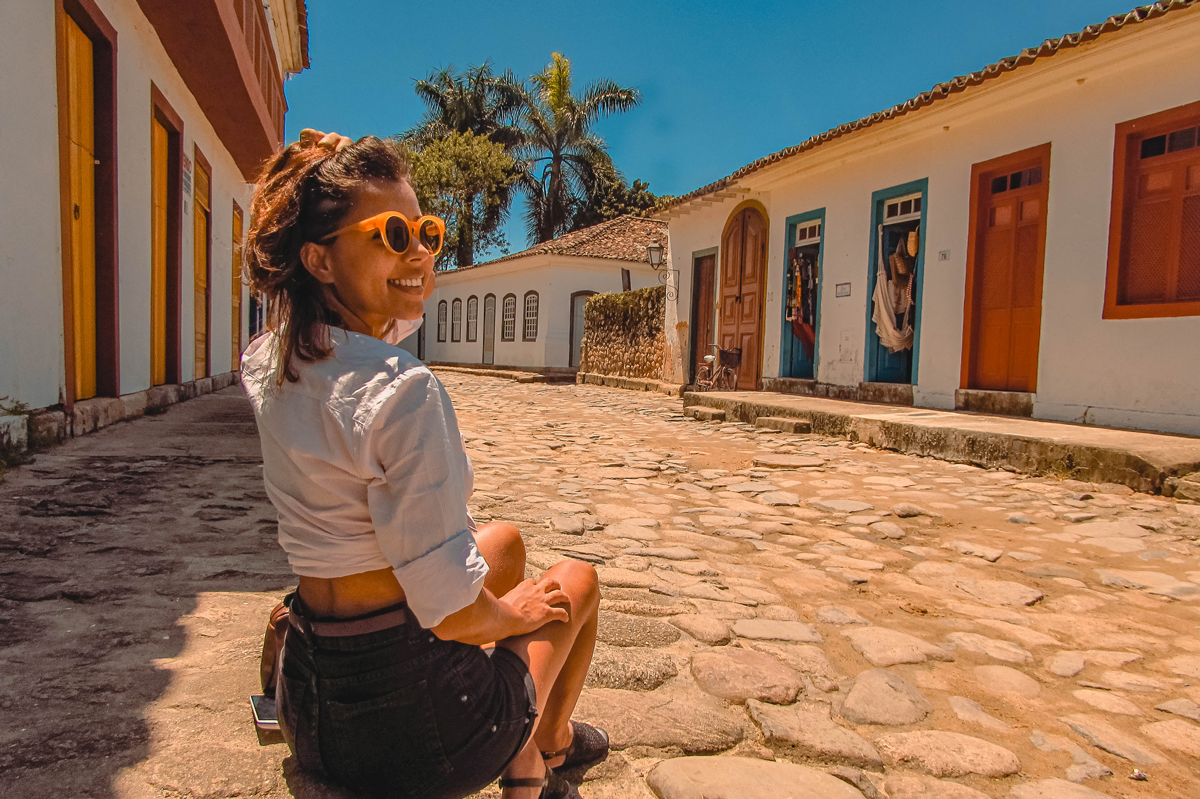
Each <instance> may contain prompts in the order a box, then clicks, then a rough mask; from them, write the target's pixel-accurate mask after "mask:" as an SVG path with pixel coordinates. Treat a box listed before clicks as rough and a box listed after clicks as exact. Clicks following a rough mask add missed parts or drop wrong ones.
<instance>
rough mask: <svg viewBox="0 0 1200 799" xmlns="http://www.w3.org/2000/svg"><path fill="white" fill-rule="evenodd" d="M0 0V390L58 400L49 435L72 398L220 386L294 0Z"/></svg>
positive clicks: (239, 343) (235, 329) (281, 106)
mask: <svg viewBox="0 0 1200 799" xmlns="http://www.w3.org/2000/svg"><path fill="white" fill-rule="evenodd" d="M10 5H11V7H10V8H9V9H8V13H7V14H6V20H5V21H6V24H5V25H4V27H3V29H2V30H0V74H2V75H3V77H0V105H2V106H3V108H4V109H5V111H4V114H3V116H2V118H0V141H2V142H3V146H0V172H2V173H3V174H4V175H5V185H4V190H3V191H2V192H0V253H2V256H0V285H3V286H4V287H5V288H4V290H3V291H0V397H7V398H8V399H7V400H6V402H8V403H20V404H22V405H24V406H26V407H28V408H31V409H42V408H47V407H55V408H58V409H60V410H61V414H60V416H61V419H62V424H61V425H60V427H59V430H58V432H57V435H58V436H59V437H61V436H62V435H72V434H76V433H78V432H83V431H82V430H80V429H78V428H79V427H80V425H76V424H75V422H76V421H77V419H76V417H77V416H79V415H80V412H81V411H80V408H81V407H82V409H83V411H86V410H87V408H89V407H92V406H98V405H104V406H105V407H106V408H108V410H107V411H106V412H105V413H103V414H100V415H101V416H104V417H105V418H108V417H111V416H113V414H116V415H117V416H120V415H121V414H120V413H118V412H117V410H116V406H114V405H113V404H112V402H111V401H112V400H119V399H121V398H126V401H125V406H127V409H128V408H133V409H135V410H136V408H137V407H138V406H139V404H140V405H141V406H142V407H144V406H145V404H146V402H147V401H149V402H151V404H153V401H154V398H153V397H150V398H149V399H147V396H146V395H145V394H144V392H148V391H152V390H154V389H155V388H156V387H170V386H191V389H189V390H192V391H194V390H196V384H197V381H206V380H208V379H209V378H214V379H215V380H216V381H217V382H226V383H227V382H229V373H231V372H232V371H234V370H236V369H237V362H238V359H239V357H240V353H241V350H242V348H243V347H244V346H245V344H246V343H247V341H248V338H249V334H250V330H249V329H248V325H249V319H250V314H251V310H252V307H251V306H252V305H253V301H252V298H251V297H250V296H249V294H248V291H247V289H246V288H245V287H244V286H243V285H242V282H241V257H240V243H241V236H242V231H243V229H244V227H245V225H246V224H247V222H248V219H247V215H248V212H249V200H250V193H251V186H250V182H251V181H253V180H254V179H255V178H256V176H257V172H258V170H259V168H260V167H261V165H262V164H263V162H264V161H265V160H266V159H267V158H268V157H270V155H271V154H272V153H273V152H274V151H275V150H276V149H277V148H278V147H279V146H280V145H281V144H282V142H283V121H284V113H285V111H286V103H285V101H284V95H283V81H284V78H285V77H286V76H287V75H288V74H290V73H294V72H298V71H300V70H301V69H303V68H304V67H305V66H306V65H307V59H308V55H307V48H308V45H307V36H308V34H307V27H306V17H305V11H304V3H303V0H270V2H266V3H264V2H260V0H194V1H191V2H187V3H177V2H172V0H45V1H44V2H18V3H15V4H10ZM211 387H212V381H209V382H208V383H202V384H201V385H200V386H199V390H205V389H207V388H211ZM158 393H160V394H164V396H168V397H170V396H175V397H178V396H180V395H181V391H173V392H172V391H168V390H166V389H163V390H162V391H159V392H158ZM187 394H188V391H186V390H185V391H182V395H187ZM129 398H132V399H129ZM88 403H91V405H90V406H89V405H88ZM106 403H107V404H106ZM83 416H86V417H88V418H90V419H93V424H94V419H95V418H96V416H97V414H96V413H90V414H89V413H86V412H85V413H83ZM84 426H87V425H84Z"/></svg>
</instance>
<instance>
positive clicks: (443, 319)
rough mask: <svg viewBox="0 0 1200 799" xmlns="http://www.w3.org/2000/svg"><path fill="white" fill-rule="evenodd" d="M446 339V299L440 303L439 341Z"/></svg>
mask: <svg viewBox="0 0 1200 799" xmlns="http://www.w3.org/2000/svg"><path fill="white" fill-rule="evenodd" d="M445 340H446V301H445V300H442V301H441V302H439V303H438V341H445Z"/></svg>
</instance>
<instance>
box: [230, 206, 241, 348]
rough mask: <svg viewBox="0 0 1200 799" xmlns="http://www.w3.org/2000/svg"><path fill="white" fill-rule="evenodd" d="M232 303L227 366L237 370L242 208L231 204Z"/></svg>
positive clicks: (239, 343)
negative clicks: (231, 334)
mask: <svg viewBox="0 0 1200 799" xmlns="http://www.w3.org/2000/svg"><path fill="white" fill-rule="evenodd" d="M232 300H233V304H232V306H231V313H230V315H229V320H230V330H231V331H232V333H233V337H232V339H231V341H230V346H231V347H232V349H231V350H230V352H231V353H232V355H231V357H230V359H229V368H230V369H232V370H233V371H235V372H236V371H237V370H238V369H239V368H240V367H241V361H242V209H241V208H238V207H237V206H236V205H235V206H233V296H232Z"/></svg>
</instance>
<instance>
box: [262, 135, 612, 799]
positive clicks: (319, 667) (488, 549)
mask: <svg viewBox="0 0 1200 799" xmlns="http://www.w3.org/2000/svg"><path fill="white" fill-rule="evenodd" d="M444 233H445V226H444V224H443V222H442V220H440V219H437V218H435V217H429V216H424V217H423V216H422V215H421V209H420V208H419V207H418V205H417V198H416V195H415V194H414V193H413V190H412V187H411V186H410V185H409V184H408V181H407V165H406V162H405V159H404V156H403V153H402V151H401V150H399V149H398V148H396V147H395V146H394V145H392V144H390V143H388V142H384V141H381V140H379V139H377V138H375V137H372V136H368V137H366V138H363V139H360V140H359V141H357V142H351V141H350V140H349V139H346V138H344V137H341V136H338V135H337V134H329V135H323V134H320V133H317V132H315V131H304V132H303V133H302V134H301V137H300V142H299V143H296V144H292V145H291V146H289V147H288V148H287V149H285V150H283V151H282V152H281V153H279V154H278V155H276V156H275V158H274V159H273V160H272V161H271V162H270V163H269V164H268V165H267V168H266V170H265V171H264V173H263V176H262V178H261V179H260V181H259V183H258V185H257V187H256V189H255V193H254V200H253V205H252V207H251V220H250V226H249V230H248V232H247V234H246V240H245V263H246V266H247V271H248V274H249V277H250V282H251V285H252V287H253V290H254V291H256V292H261V293H262V294H263V295H265V296H266V298H267V300H268V302H269V308H270V309H271V315H272V323H271V330H270V332H269V333H268V334H267V335H264V336H261V337H260V338H258V339H256V340H255V341H254V342H253V343H252V344H251V345H250V347H249V348H248V349H247V351H246V354H245V356H244V357H243V359H242V376H243V384H244V386H245V388H246V391H247V393H248V394H249V395H250V398H251V401H252V402H253V405H254V411H255V417H256V419H257V422H258V430H259V434H260V437H261V439H262V451H263V477H264V479H265V481H266V488H267V494H268V495H269V496H270V498H271V501H272V503H274V505H275V507H276V509H277V510H278V513H279V541H280V543H281V544H282V545H283V548H284V550H285V551H286V552H287V555H288V560H289V562H290V563H291V565H292V568H293V570H294V571H295V572H296V574H297V575H299V582H300V585H299V590H298V591H297V592H296V593H294V594H292V595H290V596H289V597H288V600H287V602H288V608H289V611H290V614H289V615H290V628H289V630H288V632H287V635H286V639H285V643H284V651H283V658H282V669H281V671H280V673H279V680H278V686H279V687H278V693H277V698H278V705H279V715H280V726H281V728H282V729H283V731H284V735H285V737H286V738H287V741H288V744H289V746H290V747H291V749H292V752H293V753H294V755H295V757H296V759H297V761H298V762H299V764H300V765H301V766H302V767H304V768H306V769H310V770H313V771H315V772H318V773H322V774H324V775H326V776H327V777H329V778H330V779H332V780H333V781H335V782H338V783H341V784H343V785H346V786H348V787H351V788H354V789H357V790H362V791H367V792H369V793H372V794H377V795H384V796H390V797H406V798H407V797H412V798H413V799H418V798H420V799H424V798H426V797H429V798H430V799H432V798H434V797H437V798H438V799H443V798H444V799H460V798H461V797H464V796H467V795H468V794H471V793H473V792H475V791H477V790H479V789H480V788H482V787H484V786H486V785H487V784H489V783H490V782H492V781H493V780H494V779H495V778H496V777H497V776H501V777H502V779H501V780H500V785H501V787H502V788H503V789H504V796H505V797H506V799H531V798H532V797H537V796H541V797H578V792H577V791H576V790H575V788H574V787H573V786H572V785H571V784H570V783H569V782H568V781H567V779H566V777H565V776H564V775H566V774H582V771H584V770H586V769H587V768H588V767H590V766H592V765H594V764H596V763H598V762H600V761H601V760H603V759H604V758H605V757H606V756H607V754H608V736H607V735H605V734H604V733H603V731H601V730H598V729H596V728H594V727H591V726H589V725H587V724H582V723H580V722H572V721H571V720H570V717H571V712H572V711H573V710H574V708H575V703H576V701H577V699H578V698H579V693H580V691H581V690H582V689H583V681H584V677H585V676H586V675H587V671H588V666H589V665H590V663H591V657H592V650H593V647H594V645H595V638H596V613H597V607H598V605H599V589H598V586H597V581H596V572H595V570H594V569H593V568H592V567H591V566H589V565H587V564H585V563H580V562H578V561H566V562H563V563H559V564H557V565H555V566H554V567H553V568H551V569H550V570H549V571H547V572H546V573H545V575H543V576H542V578H541V579H540V580H526V579H524V577H525V548H524V545H523V543H522V541H521V536H520V533H518V532H517V530H516V528H515V527H513V526H511V525H508V524H502V523H492V524H485V525H483V526H482V527H479V528H478V529H477V530H476V529H475V525H474V522H473V521H472V520H471V518H470V515H469V514H468V512H467V498H468V497H469V496H470V494H471V485H472V480H473V478H472V471H471V464H470V461H469V460H468V459H467V456H466V453H465V451H464V449H463V444H462V438H461V435H460V433H459V430H458V422H457V419H456V418H455V414H454V408H453V406H452V404H451V402H450V398H449V396H447V394H446V391H445V389H444V388H443V387H442V384H441V383H440V382H439V381H438V379H437V378H436V377H434V376H433V374H432V373H431V372H430V371H429V370H428V369H427V368H426V367H425V366H424V365H422V364H421V363H420V362H419V361H417V360H416V359H415V358H413V357H412V356H410V355H409V354H408V353H407V352H405V351H404V350H402V349H400V348H399V347H397V346H396V343H398V342H399V341H400V340H402V339H403V338H405V337H406V336H408V335H410V334H411V333H412V332H413V331H415V330H416V329H417V327H419V326H420V324H421V319H422V314H423V311H424V302H425V300H426V299H427V298H428V297H429V296H430V295H431V294H432V293H433V280H434V271H433V259H434V256H435V255H436V254H437V252H438V250H440V249H441V246H442V240H443V238H444ZM492 642H495V646H494V647H491V646H490V645H491V643H492ZM485 647H486V648H485Z"/></svg>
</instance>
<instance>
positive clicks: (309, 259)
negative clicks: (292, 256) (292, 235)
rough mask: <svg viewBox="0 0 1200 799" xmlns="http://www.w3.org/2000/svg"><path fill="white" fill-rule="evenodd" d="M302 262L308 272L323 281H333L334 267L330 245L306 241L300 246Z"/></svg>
mask: <svg viewBox="0 0 1200 799" xmlns="http://www.w3.org/2000/svg"><path fill="white" fill-rule="evenodd" d="M300 262H301V263H302V264H304V268H305V269H307V270H308V273H309V274H310V275H312V276H313V277H315V278H316V279H317V280H318V281H319V282H321V283H332V282H333V269H332V267H331V264H330V262H329V247H327V246H326V245H324V244H317V243H316V242H312V241H306V242H304V244H302V245H301V246H300Z"/></svg>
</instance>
